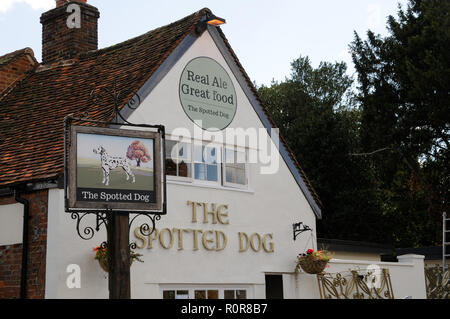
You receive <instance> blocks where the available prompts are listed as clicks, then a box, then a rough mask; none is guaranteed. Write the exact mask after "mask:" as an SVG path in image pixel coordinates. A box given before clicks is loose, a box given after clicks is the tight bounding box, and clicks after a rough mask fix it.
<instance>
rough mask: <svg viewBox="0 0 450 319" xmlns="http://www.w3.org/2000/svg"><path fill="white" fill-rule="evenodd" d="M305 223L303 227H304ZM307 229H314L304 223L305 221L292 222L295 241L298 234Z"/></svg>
mask: <svg viewBox="0 0 450 319" xmlns="http://www.w3.org/2000/svg"><path fill="white" fill-rule="evenodd" d="M302 225H303V227H302ZM305 231H312V229H311V228H310V227H309V226H308V225H305V224H303V222H299V223H296V224H292V232H293V235H294V241H295V240H296V239H297V236H298V235H300V234H301V233H303V232H305Z"/></svg>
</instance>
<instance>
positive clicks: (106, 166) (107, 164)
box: [93, 146, 136, 186]
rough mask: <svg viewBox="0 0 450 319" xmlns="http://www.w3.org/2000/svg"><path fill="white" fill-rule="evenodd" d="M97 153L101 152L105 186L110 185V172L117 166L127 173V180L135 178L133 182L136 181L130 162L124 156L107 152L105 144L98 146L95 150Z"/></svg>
mask: <svg viewBox="0 0 450 319" xmlns="http://www.w3.org/2000/svg"><path fill="white" fill-rule="evenodd" d="M93 151H94V153H95V154H99V155H100V158H101V162H102V170H103V180H102V184H105V186H108V185H109V172H110V170H112V169H114V168H116V167H122V168H123V170H124V171H125V173H126V174H127V181H128V180H129V179H130V176H131V178H132V179H133V180H132V181H131V182H132V183H134V182H135V181H136V179H135V177H134V174H133V171H132V170H131V167H130V163H129V162H128V160H127V159H126V158H124V157H113V156H110V155H109V154H108V153H106V150H105V148H104V147H103V146H99V147H97V149H94V150H93Z"/></svg>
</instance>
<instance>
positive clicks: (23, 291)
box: [14, 189, 30, 299]
mask: <svg viewBox="0 0 450 319" xmlns="http://www.w3.org/2000/svg"><path fill="white" fill-rule="evenodd" d="M14 199H15V200H16V202H18V203H21V204H23V233H22V267H21V275H20V299H25V298H26V296H27V271H28V221H29V219H30V204H29V202H28V200H26V199H25V198H22V197H20V194H19V192H18V191H17V189H14Z"/></svg>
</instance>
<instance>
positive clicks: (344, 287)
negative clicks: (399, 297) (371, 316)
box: [317, 269, 394, 299]
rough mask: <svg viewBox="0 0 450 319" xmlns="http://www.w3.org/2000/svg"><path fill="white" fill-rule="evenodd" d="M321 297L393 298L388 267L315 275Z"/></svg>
mask: <svg viewBox="0 0 450 319" xmlns="http://www.w3.org/2000/svg"><path fill="white" fill-rule="evenodd" d="M317 281H318V283H319V292H320V298H321V299H333V298H336V299H394V293H393V291H392V284H391V278H390V275H389V269H378V270H377V269H374V270H363V271H361V270H360V271H356V270H352V271H348V272H341V273H335V274H331V273H324V274H319V275H317Z"/></svg>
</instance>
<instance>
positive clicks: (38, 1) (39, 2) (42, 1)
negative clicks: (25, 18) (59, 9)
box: [0, 0, 55, 13]
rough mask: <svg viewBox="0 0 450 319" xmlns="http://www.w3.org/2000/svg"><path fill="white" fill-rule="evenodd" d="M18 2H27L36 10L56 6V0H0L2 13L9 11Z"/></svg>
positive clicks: (0, 11)
mask: <svg viewBox="0 0 450 319" xmlns="http://www.w3.org/2000/svg"><path fill="white" fill-rule="evenodd" d="M17 3H25V4H27V5H29V6H30V7H31V8H33V9H34V10H41V9H45V10H48V9H51V8H54V7H55V1H54V0H0V13H5V12H7V11H8V10H10V9H11V8H12V7H13V6H14V5H15V4H17Z"/></svg>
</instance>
